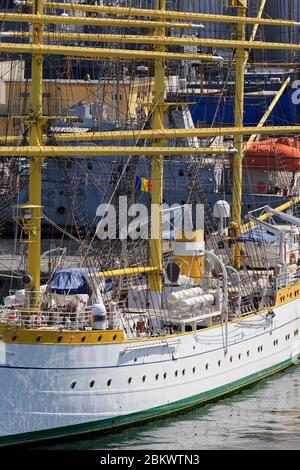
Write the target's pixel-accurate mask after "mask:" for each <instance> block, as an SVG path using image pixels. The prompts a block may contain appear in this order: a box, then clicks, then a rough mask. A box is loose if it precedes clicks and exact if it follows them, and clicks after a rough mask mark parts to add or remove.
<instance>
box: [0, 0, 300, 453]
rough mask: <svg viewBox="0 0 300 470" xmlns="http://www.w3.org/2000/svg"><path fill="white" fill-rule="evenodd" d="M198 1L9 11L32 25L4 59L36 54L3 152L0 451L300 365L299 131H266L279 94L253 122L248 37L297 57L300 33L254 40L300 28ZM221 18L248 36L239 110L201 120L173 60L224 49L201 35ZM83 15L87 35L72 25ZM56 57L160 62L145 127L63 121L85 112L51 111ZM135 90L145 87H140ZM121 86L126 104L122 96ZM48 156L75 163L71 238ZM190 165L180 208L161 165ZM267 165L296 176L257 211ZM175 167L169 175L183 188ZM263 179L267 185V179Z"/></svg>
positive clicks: (238, 73) (236, 42) (125, 421)
mask: <svg viewBox="0 0 300 470" xmlns="http://www.w3.org/2000/svg"><path fill="white" fill-rule="evenodd" d="M147 3H148V2H147ZM187 3H189V6H192V8H188V9H186V10H185V9H184V5H181V4H180V2H178V3H177V2H176V5H175V4H174V5H173V7H172V6H171V5H169V4H167V2H166V0H155V1H154V2H153V4H152V5H151V6H149V4H148V5H146V6H145V5H142V4H139V5H137V6H132V5H131V6H130V7H126V6H122V5H120V6H116V5H114V6H113V7H111V6H110V5H109V4H108V2H101V4H100V5H87V4H83V3H79V2H78V3H77V2H74V3H63V4H62V3H55V2H48V1H47V2H45V1H44V0H32V1H28V2H27V1H26V2H25V3H24V2H21V3H20V5H21V6H26V9H27V11H26V12H24V11H23V10H22V11H21V12H19V13H14V12H5V13H2V14H1V15H0V16H1V21H2V22H3V24H4V25H5V26H6V24H8V23H12V24H14V23H18V24H22V25H24V28H19V29H18V30H16V29H13V31H12V33H10V34H7V33H8V32H9V31H8V30H5V31H4V33H5V34H3V35H2V37H3V38H9V41H7V40H2V41H1V42H0V52H1V54H7V55H10V54H11V55H12V59H11V60H14V61H17V62H18V57H19V56H20V54H21V55H24V56H26V61H27V63H28V61H29V58H28V57H30V64H31V65H30V67H31V73H30V81H29V85H30V86H29V87H28V88H27V90H25V91H24V93H25V95H24V96H26V97H28V100H29V109H27V108H26V107H25V109H24V111H25V112H24V113H21V112H20V113H19V114H17V115H15V114H14V113H13V112H12V113H11V122H10V125H8V127H7V131H6V133H5V135H2V136H1V146H0V157H1V159H2V160H1V169H2V175H3V177H2V183H1V197H2V199H1V200H2V204H3V207H4V210H3V212H2V213H1V214H0V215H2V214H3V213H4V211H7V210H9V209H11V210H12V212H13V217H14V220H15V232H14V239H13V243H10V246H12V248H13V252H12V253H9V251H8V250H7V252H6V249H7V248H6V241H5V240H3V241H2V242H1V252H0V262H1V265H3V264H5V263H6V264H7V266H8V269H7V272H6V274H5V276H7V278H8V279H9V285H10V289H9V292H7V293H5V294H3V299H2V305H1V306H0V392H1V402H0V445H1V446H8V445H12V444H18V443H28V442H35V441H40V440H46V439H57V438H67V437H71V436H74V435H80V434H86V433H90V432H100V431H104V430H105V431H107V430H113V429H117V428H121V427H124V426H128V425H132V424H133V423H141V422H144V421H147V420H152V419H154V418H157V417H163V416H166V415H170V414H176V413H177V412H179V411H182V410H185V409H190V408H191V407H194V406H199V405H202V404H204V403H207V402H209V401H210V400H212V399H215V398H219V397H222V396H225V395H228V394H230V393H233V392H235V391H237V390H240V389H242V388H244V387H246V386H249V385H250V384H252V383H255V382H257V381H259V380H262V379H264V378H266V377H269V376H271V375H273V374H275V373H277V372H279V371H282V370H284V369H286V368H288V367H290V366H292V365H297V364H299V362H300V335H299V330H300V313H299V308H300V270H299V266H300V217H299V213H298V212H299V203H300V196H299V191H298V186H297V181H296V180H297V173H298V172H299V168H298V151H299V143H298V140H297V135H298V134H299V130H300V127H299V126H297V125H277V126H273V125H268V123H267V120H268V117H269V116H270V113H271V111H272V108H273V107H274V106H275V105H276V100H275V101H274V102H272V105H271V106H270V107H269V108H268V110H266V112H265V113H264V115H263V117H262V119H260V121H259V122H258V123H256V125H252V126H250V125H247V126H245V125H244V104H245V76H246V67H247V62H248V59H249V47H250V48H251V50H255V49H256V48H258V49H262V48H263V49H264V50H266V51H273V50H281V51H293V52H299V51H300V45H299V44H298V43H297V41H295V42H290V41H287V42H282V43H280V42H277V43H275V42H268V41H267V42H265V41H260V40H256V33H257V30H258V29H259V28H260V27H268V28H273V30H274V31H275V33H276V30H277V29H278V28H279V27H285V28H289V29H291V30H294V29H297V28H298V27H299V22H297V21H295V20H293V19H284V18H282V19H277V20H274V19H271V18H269V17H267V18H265V17H264V16H263V11H264V7H265V5H266V3H267V2H266V1H264V0H262V1H261V3H260V5H259V10H258V14H257V15H256V16H251V14H250V9H248V1H247V0H228V2H227V3H228V5H229V6H230V7H231V9H232V10H231V12H232V14H231V15H228V14H227V15H222V14H219V15H217V16H216V15H214V14H212V13H199V12H197V11H196V8H194V9H193V2H187ZM196 4H197V2H195V3H194V5H196ZM249 6H250V2H249ZM172 8H173V9H172ZM58 11H59V12H60V14H58ZM61 11H63V13H62V14H61ZM216 22H217V23H218V24H222V25H225V26H226V25H230V27H231V28H232V31H234V35H233V37H231V38H229V39H220V40H219V41H220V43H218V44H219V46H220V48H221V49H224V50H226V49H229V50H230V51H231V52H233V51H234V54H232V58H231V60H232V64H233V66H234V67H235V83H234V94H235V99H234V122H233V123H232V125H231V126H229V125H222V126H220V124H218V125H216V124H215V123H212V125H211V126H208V127H202V126H200V127H197V126H195V125H193V124H192V123H191V120H190V113H189V111H188V108H187V107H186V105H187V101H186V100H185V101H184V102H180V101H178V99H177V98H178V97H177V96H176V93H174V92H173V93H172V86H171V84H172V83H174V82H175V80H173V79H171V78H170V77H171V76H173V75H172V74H171V73H170V72H171V71H172V67H175V65H176V63H178V62H179V63H180V64H184V63H187V64H192V63H194V62H197V63H200V64H208V63H219V62H222V61H223V60H224V57H223V56H221V55H220V54H219V53H215V52H214V51H211V50H204V48H205V47H207V42H206V41H205V40H204V39H203V38H201V37H198V36H194V35H193V34H189V32H193V31H199V30H201V29H203V27H204V26H205V25H206V24H207V25H208V26H209V25H211V23H216ZM49 25H59V26H60V27H61V29H59V30H58V31H57V30H51V28H49ZM74 25H75V26H80V27H87V29H84V28H83V29H82V30H81V31H82V32H76V29H75V32H74V28H73V27H74ZM67 27H68V28H67ZM89 28H90V29H89ZM97 28H99V30H98V31H97ZM225 29H226V28H225ZM275 33H274V34H275ZM215 41H216V39H211V43H214V42H215ZM216 44H217V43H216ZM202 49H203V50H202ZM49 56H50V57H52V56H55V57H56V56H58V57H68V58H72V60H73V58H84V59H85V61H87V62H88V61H89V60H90V59H92V61H93V62H95V61H96V62H97V61H99V62H100V63H101V64H105V63H106V62H107V63H108V64H109V66H110V67H111V66H112V65H113V66H114V64H115V66H116V67H117V66H119V64H120V63H121V64H122V66H123V67H126V68H127V69H128V70H129V69H130V64H132V62H133V63H135V62H137V63H138V65H137V66H138V67H139V71H140V72H141V73H148V72H151V73H149V76H151V80H150V81H149V82H148V85H149V86H148V91H147V93H145V94H144V96H143V98H144V99H143V100H142V108H143V109H144V111H143V112H144V114H141V116H142V115H143V116H144V121H143V123H142V125H141V123H140V122H139V120H138V119H137V120H136V122H134V123H132V125H131V127H130V128H126V126H124V127H118V126H116V123H115V122H113V121H112V119H111V118H109V112H108V111H107V119H106V123H105V127H103V128H101V126H99V122H98V123H94V125H92V126H91V127H90V126H88V128H90V129H91V130H90V132H85V131H84V125H82V124H84V123H86V122H87V120H88V119H90V118H91V116H90V114H91V113H90V114H88V115H87V114H84V115H83V116H82V122H81V125H79V121H78V116H75V121H76V120H77V121H76V122H78V125H76V126H74V127H73V128H72V129H71V130H70V129H68V126H67V125H64V124H62V123H68V122H69V121H72V116H71V115H67V116H66V115H64V114H63V113H61V112H60V110H61V108H59V105H57V107H56V108H54V110H53V111H51V113H49V108H48V107H47V106H45V102H46V103H47V101H45V100H47V95H46V91H45V83H46V82H45V81H44V76H43V72H44V67H43V63H44V62H45V61H46V60H47V57H49ZM66 62H68V61H66ZM173 64H175V65H173ZM27 67H28V65H27ZM140 83H141V82H137V86H138V85H139V84H140ZM135 85H136V83H135ZM58 86H60V87H62V86H63V84H62V83H58ZM90 87H91V84H90V80H89V79H88V77H86V80H85V88H86V89H90ZM175 89H176V88H175ZM131 91H132V88H131ZM280 91H281V92H283V91H284V87H281V90H280ZM106 93H107V94H108V95H109V96H111V95H112V90H111V89H109V92H108V91H107V90H106ZM136 94H137V95H138V94H140V95H139V96H137V95H136V97H137V99H142V97H141V94H142V92H141V90H139V91H136ZM61 96H64V97H65V96H66V93H65V94H63V93H61ZM122 96H123V95H122ZM114 98H116V101H117V102H118V101H121V100H120V93H118V92H117V93H114ZM66 99H68V98H66ZM98 105H99V103H98ZM103 108H106V107H103V106H102V112H104V111H105V110H104V109H103ZM83 109H86V108H83ZM145 110H146V111H145ZM178 110H179V111H180V113H176V112H177V111H178ZM55 111H56V112H55ZM116 111H117V112H119V111H120V103H119V104H118V106H117V108H116ZM105 112H106V111H105ZM77 113H78V109H77ZM175 121H176V122H177V124H176V125H175ZM20 122H22V126H20ZM101 123H102V124H103V125H104V120H101ZM180 123H182V124H180ZM109 124H110V126H109ZM20 129H22V132H21V136H20V133H19V134H18V133H17V130H19V132H20ZM295 136H296V137H295ZM213 143H215V145H212V144H213ZM278 154H279V155H280V159H279V160H278V159H277V158H276V156H277V155H278ZM200 157H201V158H203V161H204V164H205V165H209V166H210V167H211V168H212V169H213V171H214V172H216V174H217V172H218V166H220V165H222V161H223V159H225V158H226V159H227V160H228V162H229V164H228V166H227V172H228V173H229V174H230V178H231V179H230V181H231V186H232V198H231V199H230V201H228V200H226V197H224V198H221V197H220V194H221V192H220V194H219V195H218V200H216V201H215V203H214V204H211V201H209V200H208V197H207V193H206V190H205V185H203V187H201V186H202V184H203V173H202V172H201V171H198V170H199V159H200ZM91 159H93V160H92V162H91ZM98 159H101V161H103V163H101V165H103V168H106V167H105V165H111V164H113V165H114V171H115V168H116V167H117V172H116V173H114V178H113V179H111V174H112V173H111V172H107V173H105V171H103V181H102V182H101V186H102V187H107V188H108V187H109V191H108V193H107V196H106V197H104V199H103V201H102V204H99V206H98V207H97V214H96V215H97V217H99V218H98V220H97V225H96V228H95V225H94V224H92V223H91V222H90V220H89V219H88V217H87V207H86V205H85V204H84V198H83V197H82V194H81V193H80V192H79V189H81V186H80V185H81V183H82V179H83V180H84V179H87V178H88V172H87V169H88V165H91V164H92V165H94V162H96V161H98ZM106 159H107V160H106ZM112 159H113V160H112ZM106 161H108V162H109V163H105V162H106ZM52 162H56V163H57V162H62V163H61V166H60V168H61V172H65V175H69V177H66V178H65V179H64V184H65V187H64V191H65V192H66V193H67V194H68V197H69V198H70V201H71V202H73V204H75V205H76V206H75V207H77V210H78V212H77V213H76V214H77V215H76V216H75V214H74V211H73V213H71V218H72V220H73V221H74V225H75V226H76V230H75V232H74V231H70V230H69V224H68V223H67V218H68V217H69V216H70V213H69V212H68V210H67V208H64V207H63V206H62V209H65V210H64V211H63V210H62V209H61V214H60V215H61V216H62V217H64V219H65V226H64V227H63V226H62V225H63V224H57V223H56V222H55V221H53V220H51V218H50V217H49V216H48V215H47V214H46V213H45V210H44V207H43V195H44V190H45V186H44V185H43V172H44V171H45V168H47V169H48V168H51V164H52ZM134 162H138V163H134ZM178 162H180V170H181V171H183V172H184V174H186V175H188V176H189V186H188V188H186V193H185V194H186V196H187V197H186V198H185V199H184V200H183V201H181V203H180V204H177V206H176V207H174V206H172V205H171V206H170V205H168V204H166V203H167V202H168V201H166V200H165V191H164V186H165V183H166V179H165V177H164V168H165V167H169V168H172V165H173V164H174V165H178ZM133 163H134V164H133ZM48 165H49V166H48ZM280 165H284V168H285V171H282V168H283V167H282V166H280ZM24 166H26V167H27V177H26V178H25V179H24V181H22V179H21V178H20V174H21V173H22V168H24ZM266 166H267V168H269V170H268V171H271V172H272V173H273V174H274V175H273V176H274V177H277V173H280V174H282V173H284V174H285V178H287V183H286V185H285V186H284V187H283V188H282V189H283V190H284V191H285V192H284V193H283V194H282V196H283V198H284V201H281V200H280V199H278V205H277V206H276V207H274V204H263V205H262V206H261V207H257V206H256V205H255V207H252V206H250V207H248V208H247V211H246V213H245V211H244V212H243V207H242V203H243V193H244V192H245V191H246V190H247V187H249V185H250V187H251V184H252V183H251V181H249V180H250V179H251V178H250V177H249V173H248V169H250V170H251V171H252V169H253V171H255V172H257V173H256V174H259V173H260V172H261V169H263V172H264V171H267V170H265V168H266ZM175 167H176V166H175ZM74 168H75V170H74ZM146 168H147V169H148V171H149V173H146ZM201 168H202V167H201ZM170 171H171V170H170ZM72 174H73V175H75V176H76V178H74V179H73V178H71V177H70V175H72ZM170 174H171V173H170ZM253 174H254V173H253ZM290 174H292V177H291V176H290ZM245 175H246V177H245ZM79 176H80V178H79ZM247 176H248V177H247ZM176 179H177V175H176V178H173V179H172V178H171V177H170V192H172V188H174V186H175V184H176ZM205 179H207V176H205V177H204V180H205ZM204 182H205V181H204ZM96 183H97V184H100V183H99V181H98V182H97V181H96ZM128 183H130V184H128ZM258 183H259V184H260V185H261V190H262V192H266V194H267V188H266V187H265V185H267V183H266V181H265V180H263V181H258ZM221 184H222V177H221V178H220V185H221ZM274 184H276V183H274ZM53 185H54V186H55V181H54V182H53ZM88 186H89V185H88V184H87V187H88ZM128 187H129V188H131V189H132V191H129V190H128ZM291 188H293V189H292V190H291ZM50 189H51V188H50ZM133 189H134V191H133ZM22 191H24V194H25V195H26V200H25V201H24V200H22V199H21V193H22ZM224 194H226V191H225V190H224ZM271 196H272V194H270V197H271ZM16 200H17V203H16ZM3 201H5V206H4V203H3ZM171 202H172V200H171ZM273 202H274V201H273ZM10 206H13V207H11V208H10ZM71 207H74V205H73V206H71ZM78 213H80V220H81V221H82V223H80V224H79V222H78V218H77V217H78ZM43 220H45V221H47V223H49V224H50V225H51V226H52V227H53V229H55V230H56V231H57V232H58V233H59V234H60V237H61V240H60V243H58V242H57V239H56V241H55V242H54V241H53V240H52V239H50V240H45V239H44V237H42V235H41V234H42V221H43ZM0 221H1V220H0ZM45 243H46V245H47V246H46V245H45ZM53 243H54V244H53ZM71 244H72V248H73V249H72V253H70V252H69V248H70V246H71ZM9 255H10V259H8V258H9Z"/></svg>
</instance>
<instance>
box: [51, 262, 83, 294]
mask: <svg viewBox="0 0 300 470" xmlns="http://www.w3.org/2000/svg"><path fill="white" fill-rule="evenodd" d="M50 287H51V291H52V292H54V293H55V294H69V295H76V294H87V293H88V270H87V269H84V268H70V269H66V270H64V271H58V272H57V273H55V274H54V276H53V278H52V280H51V286H50Z"/></svg>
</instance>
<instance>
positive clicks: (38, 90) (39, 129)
mask: <svg viewBox="0 0 300 470" xmlns="http://www.w3.org/2000/svg"><path fill="white" fill-rule="evenodd" d="M43 1H44V0H35V1H34V13H35V14H36V15H42V14H43ZM32 42H33V44H38V45H40V44H42V43H43V25H42V24H41V23H37V24H35V23H33V24H32ZM42 86H43V56H42V55H40V54H38V53H35V54H32V67H31V100H30V116H29V145H30V146H38V145H41V144H42V136H43V125H42V122H43V121H42V116H43V109H42V106H43V103H42V96H43V94H42ZM41 172H42V159H41V158H31V159H30V166H29V175H30V181H29V211H30V213H31V227H30V230H29V232H28V242H29V243H28V268H27V271H28V275H29V276H30V278H31V285H30V290H31V291H32V297H31V304H32V306H38V304H39V298H40V295H39V294H40V272H41V268H40V263H41V262H40V256H41V216H42V208H41V193H42V182H41V180H42V177H41ZM30 206H31V207H30Z"/></svg>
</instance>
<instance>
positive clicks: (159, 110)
mask: <svg viewBox="0 0 300 470" xmlns="http://www.w3.org/2000/svg"><path fill="white" fill-rule="evenodd" d="M155 8H156V9H157V10H160V11H162V12H164V11H165V10H166V0H155ZM154 34H155V35H156V36H158V37H160V38H163V37H165V34H166V31H165V29H164V28H157V29H156V31H155V33H154ZM155 50H156V51H157V52H165V51H166V47H165V46H164V45H157V46H156V47H155ZM154 67H155V78H154V89H155V91H154V103H153V110H152V128H153V130H154V131H155V130H163V129H164V127H165V104H164V103H165V60H164V59H160V58H158V59H155V62H154ZM164 145H165V142H164V141H159V142H157V143H154V144H153V147H163V146H164ZM163 160H164V157H163V155H158V156H155V155H153V156H152V198H151V240H150V266H151V267H155V268H158V270H157V271H155V272H153V273H152V274H150V291H151V294H152V303H154V305H153V307H157V308H160V299H161V293H162V269H163V262H162V255H163V253H162V213H161V205H162V203H163Z"/></svg>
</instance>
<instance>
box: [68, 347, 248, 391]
mask: <svg viewBox="0 0 300 470" xmlns="http://www.w3.org/2000/svg"><path fill="white" fill-rule="evenodd" d="M249 355H250V351H247V356H248V357H249ZM238 357H239V359H241V358H242V355H241V354H239V356H238ZM232 359H233V357H232V356H231V358H230V362H232ZM218 365H219V366H221V361H218ZM208 368H209V364H208V363H207V364H206V365H205V369H206V370H208ZM192 372H193V374H195V373H196V367H195V366H194V367H193V369H192ZM181 373H182V375H183V376H184V375H185V374H186V369H182V371H181ZM174 375H175V377H178V375H179V370H178V369H177V370H175V372H174ZM163 378H164V379H166V378H167V372H164V374H163ZM146 379H147V376H146V375H143V377H142V381H143V382H146ZM158 379H159V374H156V375H155V380H158ZM132 380H133V379H132V377H129V378H128V383H129V384H131V383H132ZM111 383H112V379H109V380H108V381H107V386H108V387H109V386H110V385H111ZM76 384H77V382H76V381H73V382H72V383H71V388H72V389H74V388H75V387H76ZM94 385H95V380H92V381H91V382H90V387H91V388H93V387H94Z"/></svg>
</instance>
